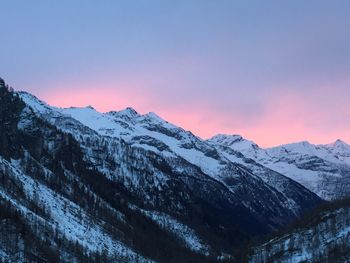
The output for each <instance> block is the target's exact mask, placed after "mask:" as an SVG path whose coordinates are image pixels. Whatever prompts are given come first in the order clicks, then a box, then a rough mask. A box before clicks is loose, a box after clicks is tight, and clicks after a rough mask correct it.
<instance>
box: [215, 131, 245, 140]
mask: <svg viewBox="0 0 350 263" xmlns="http://www.w3.org/2000/svg"><path fill="white" fill-rule="evenodd" d="M218 139H231V140H234V141H238V140H244V138H243V137H242V136H241V135H238V134H223V133H219V134H216V135H214V136H213V137H211V138H210V139H209V140H218Z"/></svg>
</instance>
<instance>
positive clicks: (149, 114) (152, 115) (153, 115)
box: [144, 112, 163, 120]
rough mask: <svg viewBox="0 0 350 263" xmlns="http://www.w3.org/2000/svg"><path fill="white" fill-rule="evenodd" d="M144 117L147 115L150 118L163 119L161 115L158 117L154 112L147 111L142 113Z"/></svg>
mask: <svg viewBox="0 0 350 263" xmlns="http://www.w3.org/2000/svg"><path fill="white" fill-rule="evenodd" d="M144 116H145V117H149V118H151V119H157V120H163V119H162V118H161V117H159V116H158V115H157V114H155V113H154V112H149V113H146V114H145V115H144Z"/></svg>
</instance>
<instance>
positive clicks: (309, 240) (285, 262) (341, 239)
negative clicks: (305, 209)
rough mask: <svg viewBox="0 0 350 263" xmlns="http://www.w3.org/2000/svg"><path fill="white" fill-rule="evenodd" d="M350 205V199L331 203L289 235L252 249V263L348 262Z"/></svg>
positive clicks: (349, 254) (289, 232)
mask: <svg viewBox="0 0 350 263" xmlns="http://www.w3.org/2000/svg"><path fill="white" fill-rule="evenodd" d="M349 205H350V203H349V200H347V201H342V202H340V203H334V204H328V205H327V207H326V208H323V209H321V210H320V211H317V212H314V213H313V215H310V216H308V217H307V218H305V219H303V221H301V222H299V223H298V225H297V226H296V227H294V228H293V229H291V230H289V231H288V233H286V234H282V235H279V236H278V237H276V238H274V239H272V240H270V241H268V242H266V243H264V244H262V245H260V246H258V247H255V248H254V249H252V253H251V255H250V258H249V262H250V263H265V262H281V263H289V262H329V263H332V262H349V257H350V239H349V238H350V220H349V218H350V206H349Z"/></svg>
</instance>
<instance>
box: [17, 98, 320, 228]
mask: <svg viewBox="0 0 350 263" xmlns="http://www.w3.org/2000/svg"><path fill="white" fill-rule="evenodd" d="M19 95H20V97H21V98H22V99H23V100H24V101H25V102H26V103H27V104H28V105H30V106H31V108H32V109H34V111H35V112H36V113H37V114H38V115H40V116H42V117H43V118H46V120H48V121H49V122H50V123H52V124H54V125H56V126H57V127H59V128H61V129H62V130H64V131H66V132H71V133H72V134H73V135H74V136H75V137H76V138H77V139H78V140H80V135H81V134H79V133H76V130H74V131H71V130H70V129H69V128H67V127H69V126H67V124H66V121H64V120H66V119H67V118H72V119H74V120H77V121H78V122H79V123H81V124H83V125H84V126H86V127H89V128H90V129H92V130H94V131H95V132H97V134H99V135H100V136H103V137H108V138H116V139H118V140H120V139H122V140H123V141H126V142H127V143H128V144H129V145H131V146H132V147H133V148H135V149H143V150H146V151H148V152H152V153H155V154H157V155H160V156H162V157H163V158H165V159H166V161H167V163H168V164H169V165H170V166H171V167H172V169H174V170H176V171H177V172H180V173H182V172H183V171H186V170H189V168H188V166H189V165H190V166H191V167H196V168H197V169H198V170H199V171H200V172H201V173H203V174H205V175H206V176H207V178H210V180H215V181H217V182H218V183H222V184H223V185H224V186H225V187H226V188H227V189H228V191H229V192H230V194H232V195H234V196H235V198H237V200H239V201H240V202H241V203H242V205H243V206H245V207H246V208H247V209H249V210H250V211H252V212H253V213H255V214H256V216H257V217H259V218H260V217H262V216H264V217H268V218H269V220H271V221H269V222H268V224H269V225H270V227H272V228H275V227H277V226H278V225H279V224H280V218H279V217H280V216H281V215H283V214H285V215H286V216H287V214H292V217H295V216H297V215H300V213H301V212H302V211H303V209H304V206H305V207H307V206H309V201H311V202H310V205H311V204H312V202H313V201H312V200H314V198H313V197H312V196H308V197H307V198H306V199H305V197H306V196H307V195H308V194H309V193H308V192H307V191H306V189H304V188H303V187H301V186H300V185H298V184H296V183H294V182H293V181H292V180H289V179H288V178H286V177H284V176H282V175H280V174H278V173H276V172H274V171H271V170H269V169H266V168H265V167H261V165H258V164H256V163H253V162H251V160H246V158H245V157H243V156H242V155H241V154H240V153H239V152H232V151H231V153H230V155H227V154H226V153H222V152H220V151H217V149H216V148H215V147H213V146H212V145H211V144H209V143H208V142H206V141H204V140H202V139H200V138H199V137H197V136H195V135H193V134H192V133H191V132H188V131H185V130H183V129H182V128H179V127H176V126H175V125H172V124H170V123H168V122H167V121H165V120H163V119H161V118H160V117H159V116H157V115H156V114H155V113H148V114H145V115H140V114H138V113H137V112H136V111H135V110H133V109H131V108H127V109H125V110H122V111H118V112H116V111H113V112H108V113H100V112H97V111H96V110H95V109H93V108H92V107H90V106H88V107H85V108H76V107H71V108H67V109H61V108H55V107H51V106H48V105H46V104H45V103H43V102H41V101H39V100H38V99H37V98H35V97H33V96H32V95H30V94H26V93H19ZM78 135H79V136H78ZM191 169H193V168H191ZM100 170H101V171H102V172H103V171H106V170H108V169H106V167H104V166H101V167H100ZM108 176H109V177H111V178H113V177H114V175H113V174H109V175H108ZM247 188H251V189H253V188H254V189H255V195H254V196H248V195H246V194H245V191H246V189H247ZM268 195H270V197H268V198H269V202H270V204H269V205H268V206H267V205H265V204H262V203H261V200H263V199H264V198H267V196H268ZM271 196H273V197H271ZM303 199H304V200H303ZM272 209H273V210H274V212H272ZM274 214H278V216H277V217H275V216H274Z"/></svg>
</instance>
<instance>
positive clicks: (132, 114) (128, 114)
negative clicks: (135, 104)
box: [107, 107, 139, 118]
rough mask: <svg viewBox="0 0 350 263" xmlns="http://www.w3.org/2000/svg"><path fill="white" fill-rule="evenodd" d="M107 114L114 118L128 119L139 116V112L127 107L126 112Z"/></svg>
mask: <svg viewBox="0 0 350 263" xmlns="http://www.w3.org/2000/svg"><path fill="white" fill-rule="evenodd" d="M107 114H108V115H112V116H122V117H128V118H135V117H137V116H139V114H138V112H137V111H136V110H135V109H133V108H131V107H127V108H125V109H124V110H120V111H110V112H107Z"/></svg>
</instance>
